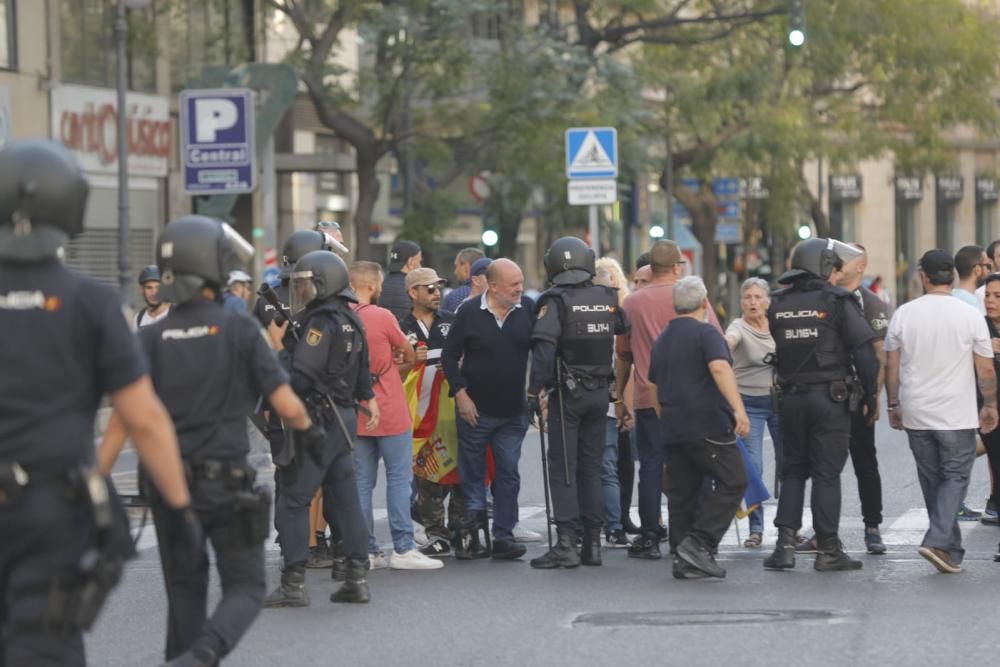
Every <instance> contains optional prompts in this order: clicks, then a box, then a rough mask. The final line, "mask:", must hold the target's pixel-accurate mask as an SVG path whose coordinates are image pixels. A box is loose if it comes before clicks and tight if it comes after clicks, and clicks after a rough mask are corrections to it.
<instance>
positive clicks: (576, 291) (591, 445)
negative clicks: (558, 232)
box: [528, 236, 627, 569]
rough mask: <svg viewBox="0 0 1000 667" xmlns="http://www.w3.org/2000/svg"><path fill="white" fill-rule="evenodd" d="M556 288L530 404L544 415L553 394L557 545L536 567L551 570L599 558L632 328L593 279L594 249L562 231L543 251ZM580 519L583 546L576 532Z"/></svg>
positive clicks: (535, 352) (551, 468) (541, 321)
mask: <svg viewBox="0 0 1000 667" xmlns="http://www.w3.org/2000/svg"><path fill="white" fill-rule="evenodd" d="M545 271H546V273H547V274H548V277H549V281H550V282H551V283H552V285H553V287H552V288H551V289H549V290H547V291H546V292H545V293H544V294H542V296H541V297H540V298H539V299H538V319H537V321H536V322H535V327H534V330H533V331H532V335H531V337H532V360H531V375H530V379H529V381H528V402H529V406H530V407H531V410H532V411H533V412H534V413H536V414H539V413H540V409H539V395H540V393H541V392H542V390H543V389H550V390H551V391H549V393H548V397H549V398H548V433H549V434H550V437H551V443H550V444H551V446H550V448H549V452H548V476H549V480H550V485H549V486H550V489H551V493H552V508H553V513H554V516H555V523H556V532H557V535H558V543H557V544H556V546H555V547H553V548H552V549H551V550H550V551H548V552H547V553H546V554H545V555H543V556H541V557H539V558H535V559H533V560H532V561H531V567H534V568H538V569H552V568H558V567H576V566H578V565H579V564H580V563H581V562H582V563H583V564H584V565H600V564H601V526H602V525H604V503H603V497H602V493H601V475H600V473H601V459H602V455H603V452H604V439H605V434H606V431H607V414H608V402H609V386H610V383H611V381H612V379H613V378H614V365H613V364H614V360H613V347H614V336H615V335H616V334H622V333H625V332H626V331H627V323H626V321H625V318H624V315H623V314H622V312H621V311H620V310H619V309H618V297H617V296H616V295H615V291H614V290H613V289H611V288H609V287H604V286H600V285H594V284H593V283H592V282H591V280H592V279H593V277H594V251H593V250H591V249H590V247H588V246H587V244H586V243H584V242H583V241H582V240H580V239H578V238H576V237H573V236H564V237H563V238H561V239H558V240H557V241H556V242H555V243H553V244H552V247H550V248H549V250H548V252H547V253H545ZM581 519H582V523H583V551H582V554H577V551H576V531H577V526H578V524H579V523H580V521H581Z"/></svg>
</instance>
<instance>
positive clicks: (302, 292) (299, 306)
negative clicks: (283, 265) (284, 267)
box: [288, 271, 316, 315]
mask: <svg viewBox="0 0 1000 667" xmlns="http://www.w3.org/2000/svg"><path fill="white" fill-rule="evenodd" d="M289 295H290V296H289V304H288V307H289V308H290V309H291V311H292V315H298V314H299V313H301V312H302V311H304V310H305V309H306V306H308V305H309V304H310V303H311V302H312V300H313V299H315V298H316V282H315V281H314V280H313V272H312V271H295V272H294V273H292V280H291V282H290V284H289Z"/></svg>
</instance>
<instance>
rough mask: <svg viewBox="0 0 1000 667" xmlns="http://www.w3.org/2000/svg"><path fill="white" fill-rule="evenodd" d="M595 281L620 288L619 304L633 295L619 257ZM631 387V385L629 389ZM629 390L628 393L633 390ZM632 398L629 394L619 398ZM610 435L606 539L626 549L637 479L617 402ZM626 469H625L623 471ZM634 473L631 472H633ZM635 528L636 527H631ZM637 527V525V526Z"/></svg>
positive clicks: (605, 462)
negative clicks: (618, 418) (634, 486)
mask: <svg viewBox="0 0 1000 667" xmlns="http://www.w3.org/2000/svg"><path fill="white" fill-rule="evenodd" d="M596 269H597V274H596V275H595V276H594V283H595V284H597V285H605V286H607V287H610V288H612V289H615V290H618V305H619V306H621V303H622V301H624V300H625V297H627V296H628V294H629V289H628V279H627V278H625V272H624V271H622V267H621V265H620V264H619V263H618V262H617V260H615V259H613V258H611V257H601V258H600V259H598V260H597V263H596ZM629 389H630V388H629ZM629 389H627V390H626V393H630V392H629ZM619 398H622V400H628V397H625V396H623V397H619ZM607 422H608V427H607V437H606V438H605V442H604V457H603V459H602V462H601V490H602V491H603V493H604V539H605V540H606V542H607V545H608V546H609V547H611V548H613V549H626V548H628V547H629V545H630V544H631V542H630V541H629V539H628V536H627V534H626V530H625V526H626V525H629V524H631V520H630V519H629V515H628V512H629V506H630V505H631V504H632V486H633V484H634V480H635V464H634V463H633V457H632V450H631V446H630V442H631V439H630V438H629V433H628V430H629V429H630V428H631V424H622V425H619V424H618V420H617V419H616V418H615V408H614V405H612V404H610V403H609V404H608V419H607ZM623 468H624V470H623ZM629 472H631V474H629ZM629 527H633V526H629ZM633 528H634V527H633Z"/></svg>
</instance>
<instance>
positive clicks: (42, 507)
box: [0, 484, 95, 667]
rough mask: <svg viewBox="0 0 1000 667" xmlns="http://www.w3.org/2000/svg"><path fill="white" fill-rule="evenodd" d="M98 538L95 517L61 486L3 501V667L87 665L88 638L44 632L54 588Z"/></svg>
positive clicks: (0, 595) (0, 661)
mask: <svg viewBox="0 0 1000 667" xmlns="http://www.w3.org/2000/svg"><path fill="white" fill-rule="evenodd" d="M94 538H95V532H94V521H93V515H92V514H91V512H90V510H89V509H87V508H86V506H85V504H84V503H82V502H73V501H71V500H68V499H67V498H66V493H65V491H64V490H63V489H62V488H61V487H60V486H58V485H55V484H52V485H42V486H36V487H29V488H27V489H25V491H24V492H23V494H22V495H21V496H20V497H19V498H17V499H15V500H8V501H6V502H5V503H0V665H2V666H4V667H20V666H21V665H31V666H32V667H36V666H37V667H49V666H52V667H57V666H58V667H66V666H70V667H76V666H80V667H82V666H83V665H85V664H86V659H85V657H84V650H83V634H82V632H80V631H79V630H71V631H70V632H68V633H66V634H57V633H54V632H45V631H43V630H42V627H41V623H42V619H43V617H44V615H45V613H46V610H47V609H48V591H49V586H50V585H51V583H52V582H53V580H55V579H56V578H57V577H60V576H63V575H66V574H69V573H71V572H73V569H74V567H75V566H76V564H77V563H78V562H79V560H80V556H81V555H82V554H83V552H84V550H86V549H87V548H89V547H90V546H91V545H92V544H93V542H94Z"/></svg>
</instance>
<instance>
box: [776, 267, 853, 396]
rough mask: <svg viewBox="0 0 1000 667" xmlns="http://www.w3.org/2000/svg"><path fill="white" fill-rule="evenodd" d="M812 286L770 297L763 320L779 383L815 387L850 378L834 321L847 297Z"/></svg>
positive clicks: (831, 289)
mask: <svg viewBox="0 0 1000 667" xmlns="http://www.w3.org/2000/svg"><path fill="white" fill-rule="evenodd" d="M813 285H814V283H813V284H812V285H810V286H808V287H807V286H806V284H802V285H796V286H793V287H790V288H788V289H784V290H779V291H777V292H775V293H774V294H773V295H772V296H771V307H770V308H769V309H768V311H767V317H768V321H769V323H770V325H771V336H772V337H773V338H774V345H775V357H776V360H777V369H778V378H779V380H780V381H781V382H782V383H791V384H818V383H822V382H832V381H834V380H843V379H845V378H846V377H848V376H849V375H850V369H851V359H850V355H849V353H848V350H847V348H846V347H845V345H844V343H843V341H841V339H840V335H839V334H838V333H837V321H838V318H840V317H842V312H843V308H844V303H845V302H844V299H846V298H851V295H850V293H849V292H847V291H846V290H842V289H840V288H837V287H833V286H830V285H823V286H822V287H819V288H817V289H812V286H813Z"/></svg>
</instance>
